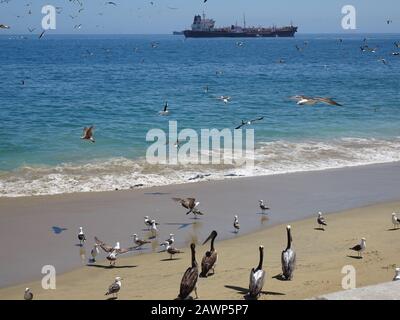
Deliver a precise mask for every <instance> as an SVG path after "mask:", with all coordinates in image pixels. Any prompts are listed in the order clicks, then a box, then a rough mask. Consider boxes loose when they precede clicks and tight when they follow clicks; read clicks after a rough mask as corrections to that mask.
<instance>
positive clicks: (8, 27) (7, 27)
mask: <svg viewBox="0 0 400 320" xmlns="http://www.w3.org/2000/svg"><path fill="white" fill-rule="evenodd" d="M0 29H10V26H7V25H5V24H0Z"/></svg>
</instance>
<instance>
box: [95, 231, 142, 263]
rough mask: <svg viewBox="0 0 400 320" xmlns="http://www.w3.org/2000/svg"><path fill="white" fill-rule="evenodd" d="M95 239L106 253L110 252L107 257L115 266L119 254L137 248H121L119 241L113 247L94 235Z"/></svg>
mask: <svg viewBox="0 0 400 320" xmlns="http://www.w3.org/2000/svg"><path fill="white" fill-rule="evenodd" d="M94 241H95V242H96V244H98V245H99V246H100V248H102V249H103V250H104V251H105V252H106V253H108V255H107V258H106V259H107V260H108V261H110V266H115V262H116V261H117V257H118V255H120V254H124V253H127V252H130V251H132V250H134V249H135V248H134V247H130V248H127V249H121V247H120V245H119V242H117V243H116V244H115V246H114V247H111V246H109V245H107V244H105V243H104V242H102V241H100V240H99V239H98V238H97V237H94Z"/></svg>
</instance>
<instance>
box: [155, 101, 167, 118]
mask: <svg viewBox="0 0 400 320" xmlns="http://www.w3.org/2000/svg"><path fill="white" fill-rule="evenodd" d="M158 114H159V115H161V116H167V115H169V110H168V101H165V105H164V109H163V110H162V111H160V112H159V113H158Z"/></svg>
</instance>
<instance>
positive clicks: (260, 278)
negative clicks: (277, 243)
mask: <svg viewBox="0 0 400 320" xmlns="http://www.w3.org/2000/svg"><path fill="white" fill-rule="evenodd" d="M259 251H260V260H259V263H258V266H257V267H256V268H252V269H251V271H250V283H249V296H250V297H251V298H258V297H259V296H260V294H261V290H262V288H263V286H264V278H265V271H264V270H263V269H262V265H263V258H264V247H263V246H260V247H259Z"/></svg>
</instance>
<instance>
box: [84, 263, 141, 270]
mask: <svg viewBox="0 0 400 320" xmlns="http://www.w3.org/2000/svg"><path fill="white" fill-rule="evenodd" d="M86 266H87V267H92V268H100V269H131V268H136V267H137V266H105V265H102V264H87V265H86Z"/></svg>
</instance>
